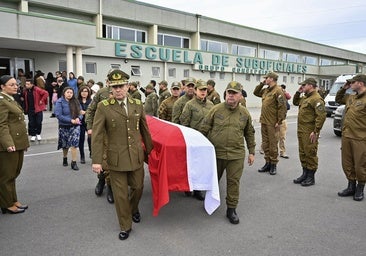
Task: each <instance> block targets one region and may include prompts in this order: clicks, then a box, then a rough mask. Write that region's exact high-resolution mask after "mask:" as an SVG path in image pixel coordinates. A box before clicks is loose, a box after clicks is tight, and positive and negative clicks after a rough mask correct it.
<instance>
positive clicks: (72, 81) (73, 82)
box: [61, 72, 78, 98]
mask: <svg viewBox="0 0 366 256" xmlns="http://www.w3.org/2000/svg"><path fill="white" fill-rule="evenodd" d="M66 86H69V87H71V89H72V90H73V91H74V93H75V95H78V80H77V79H76V77H75V74H74V72H69V80H67V85H66ZM62 92H63V90H62V91H61V93H62ZM74 97H75V98H76V96H74Z"/></svg>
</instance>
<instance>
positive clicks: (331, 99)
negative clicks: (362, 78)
mask: <svg viewBox="0 0 366 256" xmlns="http://www.w3.org/2000/svg"><path fill="white" fill-rule="evenodd" d="M353 76H354V75H340V76H339V77H337V79H336V80H335V82H334V84H333V85H332V87H331V88H330V91H329V93H328V95H327V96H326V97H325V99H324V101H325V110H326V111H327V116H328V117H329V116H331V115H332V114H333V113H334V111H335V110H336V109H337V108H338V107H339V104H337V103H336V102H335V96H336V94H337V92H338V90H339V89H340V88H341V87H342V86H343V85H344V84H345V83H346V82H347V79H351V78H352V77H353Z"/></svg>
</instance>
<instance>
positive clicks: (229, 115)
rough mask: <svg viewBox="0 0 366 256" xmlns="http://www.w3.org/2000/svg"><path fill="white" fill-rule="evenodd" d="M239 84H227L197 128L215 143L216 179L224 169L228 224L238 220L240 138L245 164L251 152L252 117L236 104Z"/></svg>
mask: <svg viewBox="0 0 366 256" xmlns="http://www.w3.org/2000/svg"><path fill="white" fill-rule="evenodd" d="M241 87H242V86H241V84H240V83H238V82H236V81H232V82H230V83H229V84H228V85H227V87H226V94H227V95H226V98H225V102H222V103H220V104H218V105H215V106H214V107H213V108H211V109H210V111H209V112H208V114H207V115H206V117H205V119H204V121H203V124H202V126H201V129H200V131H201V132H202V133H203V134H204V135H206V136H207V138H208V139H209V140H210V141H211V143H212V144H213V145H214V147H215V151H216V162H217V173H218V178H219V180H220V179H221V177H222V175H223V172H224V170H225V169H226V179H227V182H226V183H227V185H226V186H227V188H226V191H227V196H226V205H227V211H226V217H227V218H228V219H229V221H230V222H231V223H232V224H238V223H239V217H238V215H237V213H236V207H237V205H238V202H239V191H240V178H241V176H242V174H243V169H244V158H245V144H244V138H245V141H246V145H247V148H248V151H249V155H248V163H249V165H252V164H253V162H254V153H255V138H254V128H253V125H252V118H251V116H250V114H249V112H248V110H247V109H246V108H245V107H243V106H241V105H240V104H239V101H240V97H241Z"/></svg>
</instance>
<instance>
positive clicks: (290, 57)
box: [282, 52, 300, 62]
mask: <svg viewBox="0 0 366 256" xmlns="http://www.w3.org/2000/svg"><path fill="white" fill-rule="evenodd" d="M282 60H283V61H287V62H300V55H298V54H293V53H285V52H284V53H283V54H282Z"/></svg>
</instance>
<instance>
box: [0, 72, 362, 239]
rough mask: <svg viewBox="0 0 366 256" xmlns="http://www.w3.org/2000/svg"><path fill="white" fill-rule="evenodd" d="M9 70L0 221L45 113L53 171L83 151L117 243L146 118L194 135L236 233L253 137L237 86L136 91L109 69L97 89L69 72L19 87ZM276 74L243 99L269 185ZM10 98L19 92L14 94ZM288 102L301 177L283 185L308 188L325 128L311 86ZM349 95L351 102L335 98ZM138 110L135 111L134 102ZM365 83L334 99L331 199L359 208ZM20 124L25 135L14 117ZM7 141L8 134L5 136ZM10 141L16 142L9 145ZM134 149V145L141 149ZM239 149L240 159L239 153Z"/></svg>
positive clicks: (278, 137)
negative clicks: (51, 131)
mask: <svg viewBox="0 0 366 256" xmlns="http://www.w3.org/2000/svg"><path fill="white" fill-rule="evenodd" d="M22 73H24V72H23V71H22V70H19V73H18V80H16V79H15V78H13V77H11V76H2V77H1V79H0V83H1V92H0V107H1V108H0V134H1V138H0V160H1V161H2V159H5V158H6V159H12V161H7V163H9V164H8V165H6V166H4V165H1V166H0V192H1V193H0V206H1V210H2V211H3V213H7V212H8V213H22V212H24V211H25V210H26V209H27V208H28V206H27V205H25V204H22V203H20V202H19V201H18V199H17V196H16V189H15V179H16V177H17V176H18V175H19V173H20V170H21V167H22V163H23V156H24V150H26V149H27V148H28V147H29V141H28V135H29V136H31V138H30V140H31V141H35V140H36V139H37V140H41V139H42V138H41V137H40V135H41V129H42V118H43V116H42V115H43V110H45V109H46V107H47V105H48V109H49V110H50V111H53V114H52V115H53V116H55V117H56V118H57V119H58V123H59V129H58V131H59V139H58V149H62V153H63V159H62V164H63V165H64V166H68V165H69V163H68V153H69V152H71V168H72V169H73V170H75V171H77V170H79V167H78V166H77V157H78V152H79V155H80V163H82V164H85V152H84V143H85V139H86V138H87V139H86V140H87V143H88V149H89V156H90V157H91V159H92V170H93V171H94V172H95V173H97V177H98V182H97V185H96V187H95V194H96V195H97V196H101V195H102V193H103V190H104V188H105V184H107V186H106V187H107V200H108V202H110V203H115V207H116V212H117V216H118V221H119V224H120V230H121V231H120V233H119V238H120V239H121V240H125V239H127V238H128V237H129V235H130V232H131V229H132V222H134V223H139V222H140V220H141V214H140V211H139V207H138V205H139V201H140V198H141V195H142V193H143V187H144V162H146V161H147V158H148V155H149V153H150V152H151V150H152V149H153V140H152V137H151V135H150V132H149V128H148V125H147V121H146V115H150V116H155V117H157V118H160V119H163V120H166V121H169V122H173V123H176V124H180V125H183V126H187V127H190V128H192V129H195V130H198V131H199V132H201V133H202V134H203V135H204V136H206V137H207V138H208V139H209V140H210V141H211V143H212V144H213V146H214V147H215V152H216V163H217V174H218V181H220V180H221V178H222V176H223V174H224V172H225V170H226V194H227V195H226V206H227V211H226V217H227V218H228V220H229V221H230V223H232V224H238V223H239V216H238V214H237V212H236V208H237V205H238V202H239V191H240V179H241V176H242V173H243V170H244V159H245V156H246V155H247V158H248V159H247V163H248V164H249V165H252V164H253V163H254V159H255V146H256V143H255V136H254V128H253V124H252V118H251V115H250V113H249V111H248V109H247V108H246V100H245V97H246V96H247V92H246V91H245V90H244V88H243V85H242V84H241V83H239V82H238V81H231V82H230V83H229V84H228V85H227V86H226V89H225V93H224V95H223V100H221V97H220V95H219V94H218V93H217V91H216V90H215V81H213V80H211V79H210V80H208V81H204V80H201V79H198V80H196V79H195V78H187V79H185V80H182V81H174V82H172V83H171V85H170V88H169V85H168V83H167V81H165V80H162V81H161V82H159V83H158V85H159V88H158V89H157V88H156V84H157V83H156V81H154V80H151V81H150V82H149V83H148V84H147V85H146V86H141V85H140V84H139V82H135V81H129V75H128V74H126V73H125V72H123V71H122V70H119V69H112V70H111V71H110V72H109V73H108V75H107V80H106V86H105V87H104V86H103V83H101V82H98V83H96V84H95V83H94V81H93V80H89V81H88V82H87V83H85V82H84V78H83V77H82V76H79V77H77V78H76V76H75V75H74V73H73V72H70V73H69V76H68V78H66V72H56V77H53V75H52V73H49V74H48V75H47V78H46V79H44V78H43V75H44V74H43V73H42V72H41V71H39V72H38V71H37V74H39V75H38V76H35V78H34V79H33V80H32V79H27V78H26V77H24V75H23V74H22ZM277 80H278V74H276V73H275V72H268V73H267V74H266V75H265V76H264V80H263V81H262V82H260V83H259V84H258V85H257V86H256V87H255V89H254V91H253V94H254V95H255V96H257V97H260V98H261V99H262V107H261V115H260V123H261V149H262V150H263V155H264V161H265V164H264V166H263V167H262V168H260V169H259V170H258V171H259V172H260V173H266V172H268V173H269V174H270V175H276V173H277V171H278V170H277V163H278V161H279V157H282V158H284V159H288V158H289V157H288V155H287V154H286V148H285V138H286V129H287V125H286V114H287V111H288V109H289V108H290V104H289V103H288V101H289V100H290V99H291V95H290V94H289V93H288V92H286V86H285V85H279V84H278V81H277ZM23 83H24V88H23V89H21V90H20V91H21V92H20V93H19V88H21V87H22V86H23ZM299 85H300V87H299V88H298V90H297V91H296V93H295V95H294V96H293V105H294V106H298V107H299V111H298V120H297V137H298V147H299V158H300V165H301V168H302V174H301V175H300V176H299V177H298V178H296V179H294V180H293V182H294V183H295V184H301V186H304V187H308V186H312V185H314V184H315V173H316V171H317V169H318V156H317V151H318V144H319V141H318V139H319V134H320V132H321V129H322V127H323V124H324V122H325V119H326V112H325V107H324V100H323V98H322V96H321V95H320V93H319V92H318V86H317V81H316V80H315V79H314V78H307V79H305V80H304V81H302V82H301V83H299ZM350 87H351V88H352V89H353V90H354V91H355V95H348V94H346V93H345V91H346V89H348V88H350ZM140 91H141V92H142V93H143V94H144V95H145V97H144V98H145V102H144V103H143V102H142V101H141V98H142V97H141V93H140ZM365 95H366V75H356V76H354V77H353V78H352V79H350V80H348V81H347V83H346V84H345V85H344V87H343V88H341V89H340V91H339V92H338V94H337V98H336V100H337V102H339V103H340V104H346V109H347V111H346V115H345V120H344V128H343V137H342V167H343V170H344V172H345V175H346V177H347V180H348V187H347V188H346V189H344V190H342V191H340V192H339V193H338V195H339V196H341V197H345V196H353V199H354V200H356V201H361V200H363V197H364V195H363V190H364V185H365V182H366V169H365V165H366V162H365V158H364V157H363V156H364V155H365V151H366V147H365V146H366V145H365V141H366V134H365V131H366V129H365V128H366V123H365V120H366V119H365V115H366V96H365ZM24 114H27V115H28V119H29V122H28V129H26V124H25V122H24V118H23V115H24ZM14 131H16V132H17V133H15V132H14ZM16 134H17V135H16ZM141 139H142V142H143V144H141ZM245 147H246V148H247V151H248V152H246V150H245ZM2 162H3V161H2ZM185 194H186V195H187V196H193V197H195V198H197V199H198V200H204V199H205V192H204V191H186V192H185Z"/></svg>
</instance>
